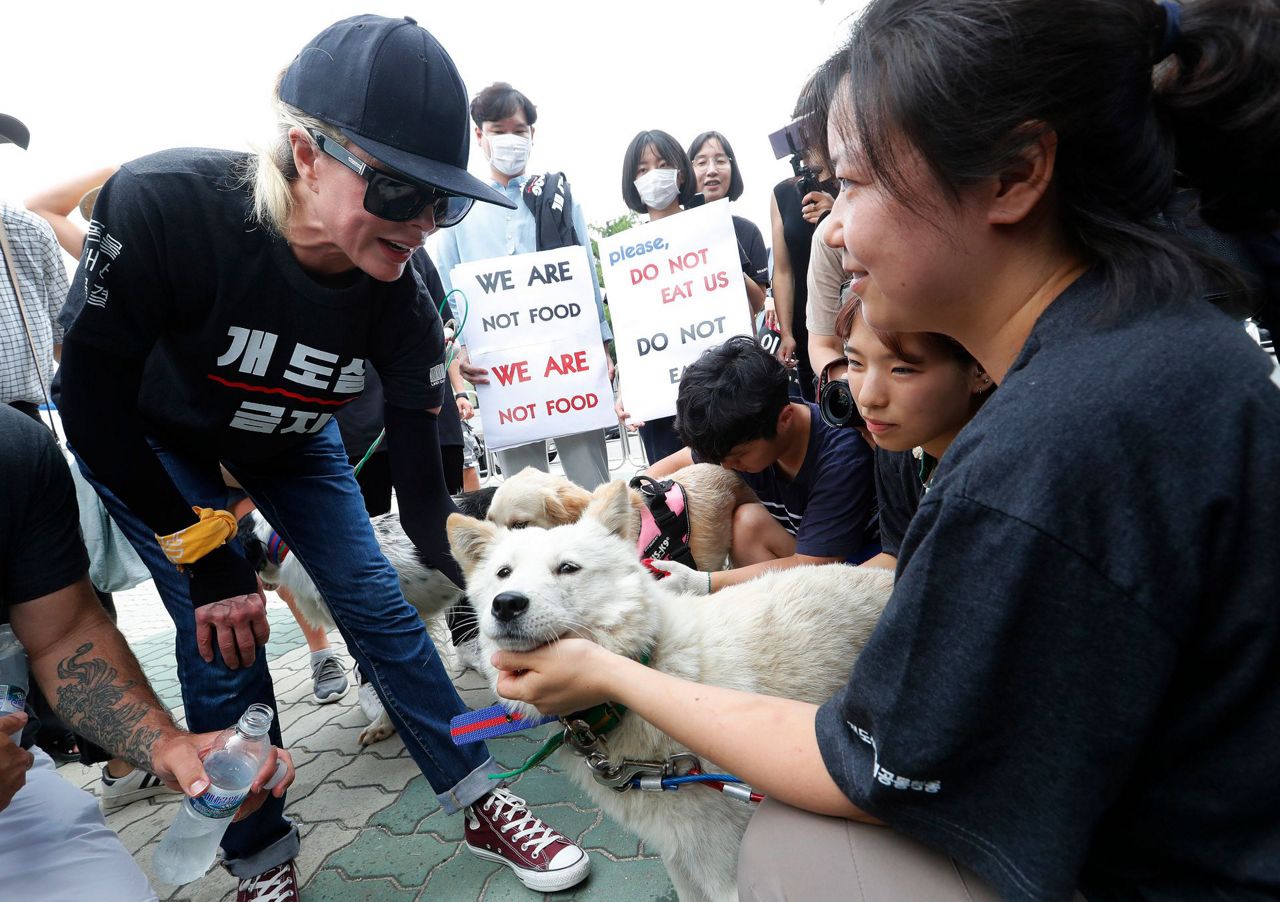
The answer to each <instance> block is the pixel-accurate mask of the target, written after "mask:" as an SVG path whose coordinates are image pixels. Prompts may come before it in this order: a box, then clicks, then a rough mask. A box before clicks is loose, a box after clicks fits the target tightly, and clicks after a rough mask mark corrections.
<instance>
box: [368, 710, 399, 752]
mask: <svg viewBox="0 0 1280 902" xmlns="http://www.w3.org/2000/svg"><path fill="white" fill-rule="evenodd" d="M395 731H396V728H395V726H393V725H392V723H391V718H390V717H388V716H387V714H386V712H385V711H384V712H383V713H382V716H381V717H379V718H378V719H377V720H375V721H374V722H373V723H371V724H369V726H367V727H365V728H364V729H363V730H361V731H360V739H359V742H360V744H361V745H362V746H366V745H373V744H374V743H375V742H381V741H382V740H384V739H389V738H390V737H391V736H392V734H394V733H395Z"/></svg>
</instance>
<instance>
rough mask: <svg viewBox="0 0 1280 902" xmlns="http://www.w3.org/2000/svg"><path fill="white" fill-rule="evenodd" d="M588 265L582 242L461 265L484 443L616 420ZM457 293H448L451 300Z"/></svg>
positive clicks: (522, 440) (458, 275)
mask: <svg viewBox="0 0 1280 902" xmlns="http://www.w3.org/2000/svg"><path fill="white" fill-rule="evenodd" d="M590 267H591V262H590V260H589V258H588V256H587V252H586V249H585V248H583V247H582V246H581V245H573V246H571V247H564V248H558V249H556V250H550V251H540V252H538V253H534V254H518V255H516V256H512V257H497V258H494V259H492V260H476V261H472V262H470V263H460V264H458V265H457V266H455V267H454V268H453V270H452V271H451V272H450V274H449V279H450V281H451V282H452V283H453V286H454V288H457V289H460V290H461V291H462V292H463V294H464V295H465V296H466V304H461V303H459V304H457V308H458V309H459V310H462V309H466V322H465V324H464V325H463V327H462V341H463V342H464V343H465V344H466V346H467V350H468V352H469V353H470V355H471V362H472V363H473V364H474V365H475V366H480V367H484V368H485V369H487V370H489V384H488V385H477V386H476V396H477V398H478V399H479V401H480V421H481V422H482V423H483V424H484V436H485V444H486V445H487V446H488V447H490V448H492V449H494V450H501V449H502V448H511V447H514V446H515V445H523V444H527V443H528V442H533V441H538V440H540V439H545V438H555V437H556V436H558V435H573V434H574V433H577V432H586V431H588V430H591V429H600V428H602V427H605V426H612V425H615V424H616V423H617V422H618V418H617V415H616V414H615V413H614V410H613V390H612V388H611V387H610V385H609V376H608V363H607V361H606V360H605V355H604V347H603V345H602V343H601V339H600V320H599V316H598V315H597V313H596V299H595V292H594V290H593V287H592V282H591V269H590ZM455 300H456V298H455Z"/></svg>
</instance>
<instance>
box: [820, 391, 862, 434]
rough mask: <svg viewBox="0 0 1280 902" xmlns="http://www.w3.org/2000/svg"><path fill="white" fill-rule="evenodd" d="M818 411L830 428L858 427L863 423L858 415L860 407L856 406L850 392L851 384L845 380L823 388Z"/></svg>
mask: <svg viewBox="0 0 1280 902" xmlns="http://www.w3.org/2000/svg"><path fill="white" fill-rule="evenodd" d="M818 410H819V411H821V413H822V419H823V421H824V422H826V424H827V425H828V426H834V427H836V428H842V427H845V426H857V425H859V424H860V423H861V422H862V417H860V416H859V415H858V407H857V405H856V404H854V401H853V393H852V392H851V391H849V383H848V382H845V381H844V380H843V379H837V380H835V381H832V382H828V383H827V384H826V385H825V386H823V388H822V397H821V398H819V400H818Z"/></svg>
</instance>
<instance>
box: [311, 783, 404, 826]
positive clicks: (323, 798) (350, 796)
mask: <svg viewBox="0 0 1280 902" xmlns="http://www.w3.org/2000/svg"><path fill="white" fill-rule="evenodd" d="M394 801H395V796H393V795H391V794H390V793H387V792H383V791H382V790H381V789H378V788H377V787H374V786H360V787H357V788H355V789H347V788H346V787H345V786H340V785H338V784H337V783H331V784H326V785H325V791H324V792H323V793H314V792H313V793H312V794H311V795H309V796H308V797H307V798H305V799H302V800H300V801H298V802H295V803H293V804H291V805H289V806H288V807H287V811H290V812H296V813H297V815H298V817H300V818H302V819H303V820H304V821H308V822H311V823H314V822H316V821H339V822H341V823H342V824H343V826H345V827H347V828H349V829H352V830H359V829H360V828H361V827H363V826H364V825H365V823H366V822H367V821H368V820H369V818H370V817H371V816H372V815H374V814H375V813H377V812H379V811H381V810H382V809H383V808H386V807H387V806H388V805H390V804H391V803H392V802H394Z"/></svg>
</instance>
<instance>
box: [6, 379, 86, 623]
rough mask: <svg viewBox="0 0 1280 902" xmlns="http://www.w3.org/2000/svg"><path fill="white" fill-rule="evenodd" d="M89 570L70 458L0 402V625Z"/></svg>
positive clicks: (34, 425) (32, 423)
mask: <svg viewBox="0 0 1280 902" xmlns="http://www.w3.org/2000/svg"><path fill="white" fill-rule="evenodd" d="M88 572H89V557H88V555H86V554H85V551H84V542H82V541H81V539H80V514H79V509H78V508H77V506H76V488H75V484H74V483H73V482H72V481H71V474H70V473H69V472H68V471H67V462H66V459H65V458H64V457H63V456H62V453H61V452H60V451H59V450H58V446H57V445H55V444H54V442H53V436H52V435H50V434H49V430H48V429H47V428H45V427H44V426H42V425H41V424H40V423H37V422H36V421H35V420H33V419H31V417H28V416H26V415H25V414H21V413H19V412H18V411H16V410H14V409H13V408H11V407H9V406H8V405H7V404H0V623H8V622H9V608H10V607H11V606H12V605H15V604H22V603H23V602H28V601H32V600H33V599H36V598H41V597H43V596H45V595H49V594H50V593H52V592H57V591H58V590H59V589H65V588H66V587H67V586H69V585H71V584H72V583H74V582H76V581H77V580H79V579H80V578H81V577H82V576H84V575H85V574H86V573H88Z"/></svg>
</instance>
